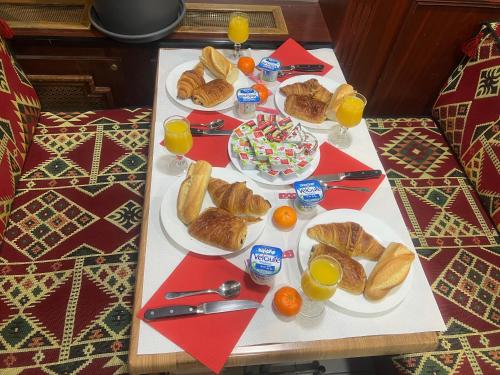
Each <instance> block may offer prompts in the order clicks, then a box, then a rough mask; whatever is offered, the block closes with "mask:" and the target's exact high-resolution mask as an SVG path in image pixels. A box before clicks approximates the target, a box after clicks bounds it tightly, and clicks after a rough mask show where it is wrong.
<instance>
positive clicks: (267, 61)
mask: <svg viewBox="0 0 500 375" xmlns="http://www.w3.org/2000/svg"><path fill="white" fill-rule="evenodd" d="M257 66H258V67H259V68H261V69H266V70H271V71H277V70H280V68H281V63H280V62H279V61H278V60H276V59H273V58H272V57H264V58H263V59H262V60H260V63H259V64H258V65H257Z"/></svg>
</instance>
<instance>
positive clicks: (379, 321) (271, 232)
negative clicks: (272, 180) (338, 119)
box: [138, 48, 445, 354]
mask: <svg viewBox="0 0 500 375" xmlns="http://www.w3.org/2000/svg"><path fill="white" fill-rule="evenodd" d="M248 52H250V53H251V55H252V57H253V58H254V59H255V61H260V59H261V58H262V57H265V56H268V55H269V54H270V51H266V50H258V51H257V50H254V51H247V53H248ZM311 52H312V53H313V54H314V55H315V56H317V57H318V58H320V59H322V60H323V61H325V62H328V63H329V64H331V65H333V69H332V70H331V71H330V72H329V73H328V74H327V75H326V77H328V78H331V79H334V80H336V81H338V82H345V79H344V76H343V74H342V71H341V69H340V66H339V63H338V61H337V59H336V57H335V55H334V53H333V51H332V50H331V49H327V48H325V49H318V50H313V51H311ZM199 53H200V51H199V50H191V49H175V50H172V49H162V50H160V52H159V64H158V69H159V71H158V81H157V87H156V90H157V92H156V102H155V108H154V111H155V114H156V117H155V118H156V124H155V145H154V149H153V163H154V165H153V169H152V178H151V194H150V200H151V204H150V211H149V225H148V233H147V245H146V262H145V272H144V284H143V285H144V286H143V295H142V305H144V304H145V303H146V302H147V301H148V300H149V298H151V296H152V295H153V293H154V292H155V291H156V290H157V289H158V288H159V287H160V285H161V284H162V283H163V282H164V280H165V279H166V278H167V277H168V275H170V273H171V272H172V271H173V270H174V269H175V268H176V267H177V265H178V264H179V263H180V261H181V260H182V259H183V258H184V256H185V255H186V251H185V250H183V249H182V248H180V247H179V246H177V245H176V244H175V243H173V242H171V241H170V240H169V239H167V237H166V236H165V234H164V233H163V232H162V228H161V224H160V220H159V217H160V203H161V201H162V198H163V195H164V193H165V191H166V189H167V187H168V186H169V185H170V184H171V183H172V182H173V181H175V179H176V177H173V176H170V175H167V174H166V173H165V172H164V171H163V170H162V169H161V166H162V163H161V159H162V158H161V156H164V155H165V154H166V152H167V151H166V150H165V149H164V148H163V147H161V146H160V145H159V141H160V140H161V139H162V137H163V134H162V133H163V128H162V123H163V121H164V119H165V118H167V117H168V116H172V115H188V114H189V113H190V110H189V109H187V108H184V107H182V106H180V105H178V104H177V103H176V102H175V101H174V100H172V98H170V97H169V96H168V94H167V92H166V89H165V81H166V78H167V76H168V73H169V72H170V71H171V70H172V69H173V68H174V67H176V66H177V65H179V64H181V63H183V62H186V61H189V60H195V59H197V58H198V57H199ZM269 104H273V100H271V99H270V100H269V101H268V104H267V105H268V106H269ZM226 114H227V115H229V116H233V117H234V114H233V112H232V110H229V111H228V112H227V113H226ZM349 131H350V132H351V134H352V136H353V138H354V139H355V142H354V144H353V145H352V146H351V147H350V148H348V149H347V150H344V151H345V152H347V153H348V154H350V155H351V156H353V157H355V158H356V159H358V160H360V161H361V162H363V163H365V164H366V165H368V166H370V167H371V168H374V169H383V167H382V164H381V163H380V160H379V158H378V156H377V153H376V150H375V147H374V145H373V143H372V141H371V138H370V135H369V133H368V129H367V127H366V124H365V123H364V122H363V123H362V124H360V125H359V126H357V127H355V128H353V129H350V130H349ZM316 135H317V137H318V139H319V140H320V142H325V141H326V136H327V135H326V133H320V132H317V133H316ZM220 152H226V150H220ZM228 168H233V167H232V166H231V165H229V166H228ZM261 187H263V188H265V189H266V190H267V191H268V193H269V194H268V195H267V196H266V198H268V199H270V200H271V203H272V205H273V206H277V205H282V204H284V203H283V201H278V200H277V194H276V190H277V189H274V191H273V189H272V188H271V189H270V188H269V186H268V185H261ZM280 190H283V188H280ZM362 211H363V212H366V213H368V214H371V215H373V216H375V217H377V218H378V219H380V220H382V221H383V222H385V223H386V224H388V225H390V226H391V227H392V228H393V229H394V230H395V231H396V232H398V234H400V235H401V238H402V239H403V240H404V242H405V243H406V244H407V245H408V246H411V243H412V242H411V239H410V236H409V234H408V230H407V229H406V226H405V224H404V221H403V218H402V216H401V213H400V211H399V208H398V206H397V203H396V200H395V199H394V196H393V194H392V191H391V188H390V185H389V181H388V180H387V178H386V179H384V181H383V182H382V184H381V185H380V186H379V188H378V189H377V191H376V192H375V193H374V194H373V195H372V196H371V198H370V200H369V201H368V202H367V203H366V205H365V206H364V207H363V209H362ZM304 225H305V221H303V220H299V222H298V223H297V227H296V229H295V230H294V231H292V232H280V231H278V230H277V229H275V228H274V227H273V226H272V225H269V226H267V227H266V230H265V231H264V233H263V235H262V236H261V238H259V240H258V242H259V243H262V244H267V245H271V246H272V245H274V246H278V247H280V248H282V249H296V248H297V244H298V238H299V234H300V232H301V229H302V228H303V226H304ZM246 257H248V252H247V251H245V252H243V253H240V254H237V255H232V256H229V257H228V259H229V260H230V261H231V262H233V263H234V264H235V265H237V266H239V267H240V268H242V269H244V260H245V258H246ZM296 260H297V259H296V258H294V259H287V260H285V262H284V266H283V269H282V271H281V272H280V273H279V275H278V277H277V280H276V282H275V284H274V287H273V289H272V290H271V291H270V292H269V293H268V295H267V297H266V299H265V300H264V302H263V304H264V308H261V309H258V310H257V312H256V314H255V316H254V318H253V319H252V321H251V322H250V324H249V326H248V328H247V329H246V331H245V332H244V334H243V335H242V337H241V339H240V340H239V342H238V346H246V345H258V344H265V343H281V342H300V341H313V340H322V339H339V338H345V337H356V336H370V335H384V334H403V333H415V332H429V331H442V330H444V329H445V325H444V322H443V320H442V318H441V314H440V312H439V310H438V307H437V304H436V302H435V300H434V297H433V295H432V291H431V288H430V287H429V284H428V282H427V279H426V277H425V275H424V272H423V270H422V267H421V264H420V261H419V260H418V259H416V261H415V263H414V278H413V283H412V287H411V290H410V292H409V294H408V296H407V297H406V298H405V299H404V301H403V302H402V303H401V304H400V305H399V306H398V307H397V308H395V309H394V310H392V311H390V312H388V313H386V314H384V315H381V316H370V317H361V316H353V315H351V314H347V313H344V312H341V311H337V310H336V309H335V308H334V307H332V306H328V307H327V308H326V313H325V314H323V316H322V317H321V318H319V319H315V320H309V321H308V320H306V319H301V318H297V319H295V320H291V321H283V320H281V319H280V318H279V317H278V316H276V315H275V313H274V312H273V311H272V309H271V303H272V297H273V294H274V291H275V290H276V288H278V287H279V286H282V285H285V284H288V285H293V286H295V287H299V286H300V272H299V268H298V263H297V261H296ZM177 351H182V349H181V348H179V347H178V346H177V345H176V344H174V343H173V342H171V341H170V340H168V339H167V338H165V337H164V336H163V335H161V334H160V333H158V332H157V331H155V330H154V329H153V328H151V327H150V326H149V325H148V324H146V323H144V322H142V321H141V324H140V331H139V346H138V354H156V353H169V352H177Z"/></svg>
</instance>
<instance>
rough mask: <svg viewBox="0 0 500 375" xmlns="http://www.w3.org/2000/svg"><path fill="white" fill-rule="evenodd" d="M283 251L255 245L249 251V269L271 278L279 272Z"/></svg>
mask: <svg viewBox="0 0 500 375" xmlns="http://www.w3.org/2000/svg"><path fill="white" fill-rule="evenodd" d="M282 259H283V251H282V250H281V249H280V248H278V247H273V246H266V245H255V246H253V247H252V250H251V251H250V269H251V270H252V272H255V273H256V274H259V275H262V276H273V275H276V274H277V273H278V272H279V271H280V270H281V261H282Z"/></svg>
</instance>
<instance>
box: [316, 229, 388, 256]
mask: <svg viewBox="0 0 500 375" xmlns="http://www.w3.org/2000/svg"><path fill="white" fill-rule="evenodd" d="M307 235H308V236H309V237H311V238H312V239H315V240H317V241H319V242H322V243H325V244H327V245H330V246H333V247H336V248H337V249H338V250H340V251H342V252H343V253H344V254H347V255H349V256H351V257H356V256H360V257H363V258H366V259H370V260H378V259H379V258H380V256H381V255H382V253H383V252H384V247H383V246H382V245H381V244H380V243H378V241H377V240H376V239H375V238H373V237H372V236H371V235H370V234H368V233H366V232H365V230H364V229H363V227H362V226H361V225H359V224H358V223H353V222H347V223H330V224H318V225H315V226H313V227H311V228H309V229H308V230H307Z"/></svg>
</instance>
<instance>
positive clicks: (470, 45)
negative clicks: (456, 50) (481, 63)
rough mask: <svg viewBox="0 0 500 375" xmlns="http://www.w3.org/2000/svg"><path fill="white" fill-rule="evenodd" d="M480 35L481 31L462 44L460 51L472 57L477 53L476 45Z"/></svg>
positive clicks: (479, 40)
mask: <svg viewBox="0 0 500 375" xmlns="http://www.w3.org/2000/svg"><path fill="white" fill-rule="evenodd" d="M482 37H483V32H482V31H481V32H480V33H479V34H477V35H476V36H475V37H474V38H472V39H471V40H469V41H468V42H465V43H464V44H462V52H463V53H464V54H466V55H467V56H469V57H473V56H474V55H475V54H476V53H477V47H478V46H479V43H480V42H481V38H482Z"/></svg>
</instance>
